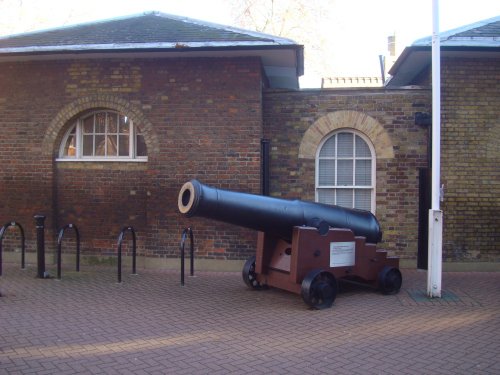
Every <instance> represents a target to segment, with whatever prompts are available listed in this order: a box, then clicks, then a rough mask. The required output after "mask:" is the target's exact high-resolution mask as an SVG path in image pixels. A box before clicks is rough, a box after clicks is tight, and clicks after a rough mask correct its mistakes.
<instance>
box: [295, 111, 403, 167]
mask: <svg viewBox="0 0 500 375" xmlns="http://www.w3.org/2000/svg"><path fill="white" fill-rule="evenodd" d="M338 129H356V130H358V131H360V132H361V133H363V134H365V135H366V136H367V137H368V138H369V139H370V140H371V142H372V143H373V146H374V147H375V154H376V158H377V159H392V158H394V150H393V144H392V140H391V138H390V136H389V134H388V133H387V131H386V130H385V129H384V127H383V126H382V125H381V124H380V123H379V122H378V121H377V120H375V119H374V118H373V117H370V116H368V115H366V114H364V113H362V112H356V111H337V112H332V113H329V114H327V115H326V116H323V117H321V118H320V119H318V120H317V121H316V122H315V123H314V124H312V125H311V127H310V128H309V129H307V131H306V132H305V134H304V137H302V141H301V143H300V147H299V158H300V159H313V160H314V159H315V158H316V152H317V151H318V147H319V145H320V143H321V141H322V140H323V139H324V138H325V136H327V135H328V134H330V133H332V132H333V131H335V130H338Z"/></svg>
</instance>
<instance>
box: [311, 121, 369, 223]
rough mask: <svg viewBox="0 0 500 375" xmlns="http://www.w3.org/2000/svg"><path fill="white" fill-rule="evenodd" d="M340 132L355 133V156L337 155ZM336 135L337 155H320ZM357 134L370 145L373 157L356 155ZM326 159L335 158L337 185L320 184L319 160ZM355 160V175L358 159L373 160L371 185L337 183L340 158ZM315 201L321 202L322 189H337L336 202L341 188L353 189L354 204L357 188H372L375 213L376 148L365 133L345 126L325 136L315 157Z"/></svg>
mask: <svg viewBox="0 0 500 375" xmlns="http://www.w3.org/2000/svg"><path fill="white" fill-rule="evenodd" d="M340 133H351V134H353V136H354V138H353V140H354V141H353V144H354V146H353V147H354V149H353V156H352V157H346V158H342V157H340V158H339V157H337V152H338V137H336V136H337V135H338V134H340ZM334 136H335V137H336V140H335V157H320V156H319V155H320V152H321V149H322V148H323V146H324V144H325V143H326V142H327V141H328V140H329V139H330V138H331V137H334ZM356 136H358V137H360V138H361V139H362V140H363V141H365V143H366V144H367V145H368V148H369V149H370V153H371V157H370V158H368V157H356V153H355V152H356ZM325 159H330V160H335V185H322V186H320V185H319V161H320V160H325ZM342 159H344V160H353V161H354V162H353V176H354V175H355V169H354V168H355V166H356V163H355V161H356V160H368V159H370V160H371V185H370V186H366V185H364V186H359V185H358V186H357V185H337V184H336V183H337V178H338V168H337V163H338V160H342ZM315 164H316V165H315V201H316V202H319V190H321V189H333V190H334V191H335V202H336V201H337V197H336V192H337V190H339V189H352V190H353V200H352V201H353V205H354V202H355V200H354V194H355V191H356V190H361V189H362V190H368V189H370V190H371V195H370V203H371V208H370V211H371V212H372V213H375V209H376V202H375V198H376V153H375V148H374V147H373V144H372V142H371V141H370V139H369V138H368V137H366V136H365V135H364V134H362V133H360V132H358V131H356V130H354V129H348V128H344V129H338V130H336V131H335V132H333V133H331V134H329V135H328V136H327V137H325V138H324V139H323V140H322V141H321V143H320V144H319V146H318V149H317V150H316V159H315ZM353 183H354V178H353Z"/></svg>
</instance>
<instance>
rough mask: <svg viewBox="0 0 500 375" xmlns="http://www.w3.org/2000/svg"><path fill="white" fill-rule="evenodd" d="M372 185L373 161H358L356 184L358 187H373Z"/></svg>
mask: <svg viewBox="0 0 500 375" xmlns="http://www.w3.org/2000/svg"><path fill="white" fill-rule="evenodd" d="M371 184H372V161H371V160H356V182H355V185H357V186H371Z"/></svg>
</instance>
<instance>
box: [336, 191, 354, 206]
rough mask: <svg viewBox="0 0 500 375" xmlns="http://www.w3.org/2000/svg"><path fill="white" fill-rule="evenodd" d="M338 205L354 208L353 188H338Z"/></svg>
mask: <svg viewBox="0 0 500 375" xmlns="http://www.w3.org/2000/svg"><path fill="white" fill-rule="evenodd" d="M337 205H338V206H342V207H348V208H352V189H337Z"/></svg>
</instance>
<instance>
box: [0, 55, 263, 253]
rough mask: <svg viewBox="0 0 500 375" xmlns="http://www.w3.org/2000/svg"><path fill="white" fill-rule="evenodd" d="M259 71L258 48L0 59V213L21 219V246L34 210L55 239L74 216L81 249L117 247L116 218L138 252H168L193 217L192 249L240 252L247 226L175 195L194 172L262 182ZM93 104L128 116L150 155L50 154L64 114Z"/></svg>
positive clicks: (249, 240)
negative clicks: (245, 53)
mask: <svg viewBox="0 0 500 375" xmlns="http://www.w3.org/2000/svg"><path fill="white" fill-rule="evenodd" d="M261 78H262V77H261V66H260V61H259V60H258V59H256V58H247V59H178V60H175V61H174V60H159V59H155V60H147V59H144V60H139V59H137V60H133V59H130V60H127V59H120V60H107V61H104V60H74V61H73V60H68V61H60V62H54V61H40V62H18V63H2V64H0V163H1V165H2V168H1V169H0V221H11V220H16V221H19V222H21V223H22V224H23V225H24V227H25V229H26V234H27V239H28V243H27V245H28V249H29V250H33V249H34V246H35V244H34V237H35V231H34V220H33V215H34V214H36V213H43V214H45V215H46V216H47V223H46V224H47V228H48V232H47V234H46V237H47V239H48V242H49V245H48V248H52V249H53V242H52V243H50V242H51V241H53V239H54V235H55V233H56V229H57V228H58V227H60V226H62V225H64V224H66V223H68V222H74V223H75V224H77V225H78V226H79V228H80V232H81V235H82V252H83V253H84V254H85V253H86V254H103V253H104V254H105V253H109V252H111V253H112V252H114V251H115V247H116V239H117V237H118V233H119V231H120V229H121V227H122V226H124V225H133V226H134V227H136V230H137V235H138V247H139V251H140V252H143V253H146V254H148V255H151V256H174V255H177V254H178V246H179V240H180V234H181V232H182V229H183V228H184V227H185V226H188V225H191V226H193V229H194V231H195V235H196V242H197V250H198V256H205V257H212V258H235V257H246V255H247V254H249V253H253V251H254V246H255V240H256V237H255V234H254V233H253V232H251V231H248V230H244V229H240V228H233V227H232V226H230V225H225V224H218V223H212V222H210V221H209V220H205V219H193V220H188V219H185V218H183V217H181V216H180V214H178V213H177V194H178V192H179V189H180V187H181V186H182V184H183V183H184V182H186V181H187V180H189V179H191V178H198V179H200V180H201V181H202V182H203V183H206V184H212V185H215V186H219V187H222V188H228V189H234V190H242V191H251V192H258V191H259V186H260V138H261V134H262V103H261V82H262V79H261ZM92 108H109V109H113V110H117V111H120V112H122V113H124V114H126V115H127V116H129V117H130V118H131V119H132V120H133V121H134V123H135V124H137V125H138V126H139V127H140V129H141V130H142V131H143V132H144V135H145V140H146V144H147V147H148V162H147V163H137V162H123V163H122V162H120V163H110V162H107V163H106V162H101V163H97V162H92V163H88V162H85V163H83V162H57V161H55V159H56V157H57V152H58V150H59V145H60V142H61V139H62V137H63V135H64V133H65V131H66V130H67V128H68V127H69V126H70V125H71V124H72V120H74V118H75V117H76V116H78V115H79V114H81V113H83V112H84V111H86V110H89V109H92ZM48 251H51V250H48ZM242 254H243V255H242Z"/></svg>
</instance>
